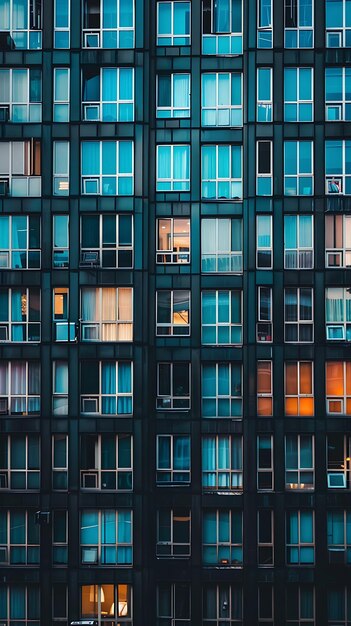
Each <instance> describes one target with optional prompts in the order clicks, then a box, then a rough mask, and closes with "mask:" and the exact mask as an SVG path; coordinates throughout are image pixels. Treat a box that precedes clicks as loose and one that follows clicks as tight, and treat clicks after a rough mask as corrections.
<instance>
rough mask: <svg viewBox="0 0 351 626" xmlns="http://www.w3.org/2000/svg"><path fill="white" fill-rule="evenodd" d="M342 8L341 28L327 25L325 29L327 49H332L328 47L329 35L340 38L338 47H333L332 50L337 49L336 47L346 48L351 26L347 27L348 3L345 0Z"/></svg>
mask: <svg viewBox="0 0 351 626" xmlns="http://www.w3.org/2000/svg"><path fill="white" fill-rule="evenodd" d="M342 8H343V19H342V25H341V26H333V27H330V26H327V25H326V27H325V46H326V48H329V47H330V46H329V45H328V42H329V35H338V38H339V45H338V46H331V47H332V48H335V47H339V48H346V35H347V34H349V33H350V31H351V25H350V26H346V2H345V0H342Z"/></svg>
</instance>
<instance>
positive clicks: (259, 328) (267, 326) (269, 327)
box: [256, 285, 273, 343]
mask: <svg viewBox="0 0 351 626" xmlns="http://www.w3.org/2000/svg"><path fill="white" fill-rule="evenodd" d="M266 289H269V311H268V314H269V319H268V320H265V319H262V304H261V290H266ZM269 331H270V334H269ZM263 337H264V339H263ZM256 341H257V343H272V341H273V292H272V287H270V286H269V285H261V286H260V287H258V290H257V325H256Z"/></svg>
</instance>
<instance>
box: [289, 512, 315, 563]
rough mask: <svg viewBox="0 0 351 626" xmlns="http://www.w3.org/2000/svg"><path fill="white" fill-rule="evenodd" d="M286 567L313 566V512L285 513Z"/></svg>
mask: <svg viewBox="0 0 351 626" xmlns="http://www.w3.org/2000/svg"><path fill="white" fill-rule="evenodd" d="M286 563H287V565H313V564H314V512H313V511H287V512H286Z"/></svg>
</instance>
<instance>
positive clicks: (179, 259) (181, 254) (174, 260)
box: [156, 217, 191, 265]
mask: <svg viewBox="0 0 351 626" xmlns="http://www.w3.org/2000/svg"><path fill="white" fill-rule="evenodd" d="M162 222H169V226H170V228H169V241H170V243H169V248H168V249H161V248H160V234H159V233H160V228H161V229H162V228H166V226H165V227H163V226H162ZM175 222H186V223H187V226H188V227H189V231H188V243H189V245H188V246H186V247H185V249H184V250H182V249H181V248H179V249H178V248H177V247H176V246H175V245H174V244H175V243H176V238H177V237H179V236H180V234H178V233H175ZM184 233H185V234H186V232H185V231H184ZM185 243H186V242H185ZM190 260H191V219H190V217H189V219H187V218H177V217H158V218H156V265H166V264H167V265H168V264H172V265H179V264H182V265H183V264H184V265H185V264H187V265H188V264H189V263H190Z"/></svg>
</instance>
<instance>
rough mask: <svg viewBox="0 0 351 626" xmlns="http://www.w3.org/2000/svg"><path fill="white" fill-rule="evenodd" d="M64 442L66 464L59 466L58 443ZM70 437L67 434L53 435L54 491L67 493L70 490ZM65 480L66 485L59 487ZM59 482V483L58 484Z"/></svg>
mask: <svg viewBox="0 0 351 626" xmlns="http://www.w3.org/2000/svg"><path fill="white" fill-rule="evenodd" d="M60 440H61V441H64V448H65V451H64V456H65V462H64V463H63V464H59V463H57V462H56V442H57V441H60ZM68 445H69V440H68V435H66V434H65V433H54V434H53V435H52V448H51V463H52V490H53V491H67V489H68ZM62 478H63V480H64V485H63V486H59V481H60V480H62ZM56 481H57V482H56Z"/></svg>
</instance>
